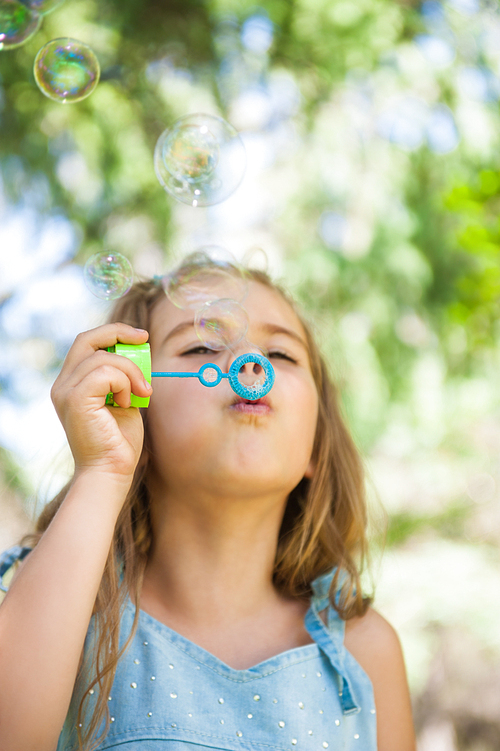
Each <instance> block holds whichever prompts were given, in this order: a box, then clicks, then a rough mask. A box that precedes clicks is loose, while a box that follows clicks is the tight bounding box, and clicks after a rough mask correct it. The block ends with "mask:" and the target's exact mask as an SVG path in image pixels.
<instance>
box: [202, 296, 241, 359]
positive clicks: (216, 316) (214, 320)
mask: <svg viewBox="0 0 500 751" xmlns="http://www.w3.org/2000/svg"><path fill="white" fill-rule="evenodd" d="M194 328H195V331H196V334H197V336H198V339H200V340H201V341H202V342H203V344H204V345H205V346H206V347H208V348H209V349H213V350H216V351H220V350H223V349H226V348H229V349H231V347H235V346H236V345H237V344H238V342H240V341H241V340H242V339H243V337H244V336H245V334H246V333H247V331H248V315H247V312H246V310H245V308H243V307H242V306H241V305H240V303H239V302H236V300H230V299H227V298H223V299H221V300H214V301H213V302H209V303H206V304H205V305H203V306H202V307H201V308H200V309H199V310H197V311H196V315H195V318H194Z"/></svg>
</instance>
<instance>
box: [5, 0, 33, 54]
mask: <svg viewBox="0 0 500 751" xmlns="http://www.w3.org/2000/svg"><path fill="white" fill-rule="evenodd" d="M41 22H42V19H41V17H40V16H39V15H38V13H36V12H35V11H33V10H31V8H27V7H26V6H25V5H23V4H22V3H19V2H17V0H0V50H12V49H14V48H15V47H20V46H21V45H22V44H24V43H25V42H27V41H28V39H31V37H32V36H33V35H34V34H36V32H37V31H38V29H39V28H40V24H41Z"/></svg>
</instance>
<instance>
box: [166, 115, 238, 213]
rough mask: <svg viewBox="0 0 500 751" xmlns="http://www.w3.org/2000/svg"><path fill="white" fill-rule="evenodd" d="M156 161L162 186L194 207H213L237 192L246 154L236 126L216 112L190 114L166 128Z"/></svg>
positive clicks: (179, 199)
mask: <svg viewBox="0 0 500 751" xmlns="http://www.w3.org/2000/svg"><path fill="white" fill-rule="evenodd" d="M154 164H155V170H156V175H157V177H158V180H159V181H160V183H161V185H162V186H163V187H164V188H165V190H166V191H167V192H168V193H170V194H171V195H172V196H173V197H174V198H176V199H177V200H178V201H181V202H182V203H188V204H190V205H191V206H195V207H196V206H213V205H214V204H216V203H220V202H221V201H224V200H225V199H226V198H228V196H230V195H231V193H234V191H235V190H236V188H237V187H238V185H239V184H240V183H241V181H242V179H243V175H244V173H245V167H246V155H245V147H244V146H243V141H242V140H241V138H240V137H239V135H238V133H237V131H236V130H235V129H234V128H233V126H232V125H230V124H229V123H227V122H226V121H225V120H223V119H222V118H221V117H215V116H214V115H202V114H195V115H186V116H185V117H181V118H180V119H179V120H176V122H175V123H174V124H173V125H172V127H171V128H167V130H165V131H163V133H162V134H161V136H160V137H159V139H158V142H157V144H156V148H155V155H154Z"/></svg>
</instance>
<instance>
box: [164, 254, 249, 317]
mask: <svg viewBox="0 0 500 751" xmlns="http://www.w3.org/2000/svg"><path fill="white" fill-rule="evenodd" d="M219 250H222V249H219ZM225 252H226V254H227V251H225ZM228 255H229V254H228ZM162 283H163V287H164V289H165V292H166V294H167V297H168V298H169V300H170V301H171V302H172V303H173V304H174V305H175V306H176V307H177V308H182V309H191V310H197V309H198V308H199V307H200V306H201V305H203V304H204V303H207V302H211V301H213V300H218V299H220V298H231V299H232V300H236V301H237V302H242V301H243V300H244V299H245V297H246V295H247V293H248V280H247V277H246V274H245V272H244V270H243V269H242V268H241V267H240V266H238V265H237V263H236V261H235V262H234V265H233V263H231V262H230V261H227V262H225V261H223V260H222V258H221V260H220V261H217V260H215V258H211V257H210V256H209V255H208V254H207V253H206V252H205V250H204V249H200V250H199V251H197V252H196V253H193V254H192V255H191V256H190V258H189V259H188V261H187V262H184V263H183V264H182V266H181V267H180V269H177V270H174V271H173V272H171V273H170V274H167V275H166V276H165V277H164V278H163V280H162Z"/></svg>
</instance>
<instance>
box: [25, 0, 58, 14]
mask: <svg viewBox="0 0 500 751" xmlns="http://www.w3.org/2000/svg"><path fill="white" fill-rule="evenodd" d="M23 2H24V4H25V5H27V6H28V8H31V10H36V12H37V13H41V14H42V15H43V16H46V15H47V13H52V11H53V10H55V9H56V8H58V7H59V6H60V5H62V4H63V2H64V0H23Z"/></svg>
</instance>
